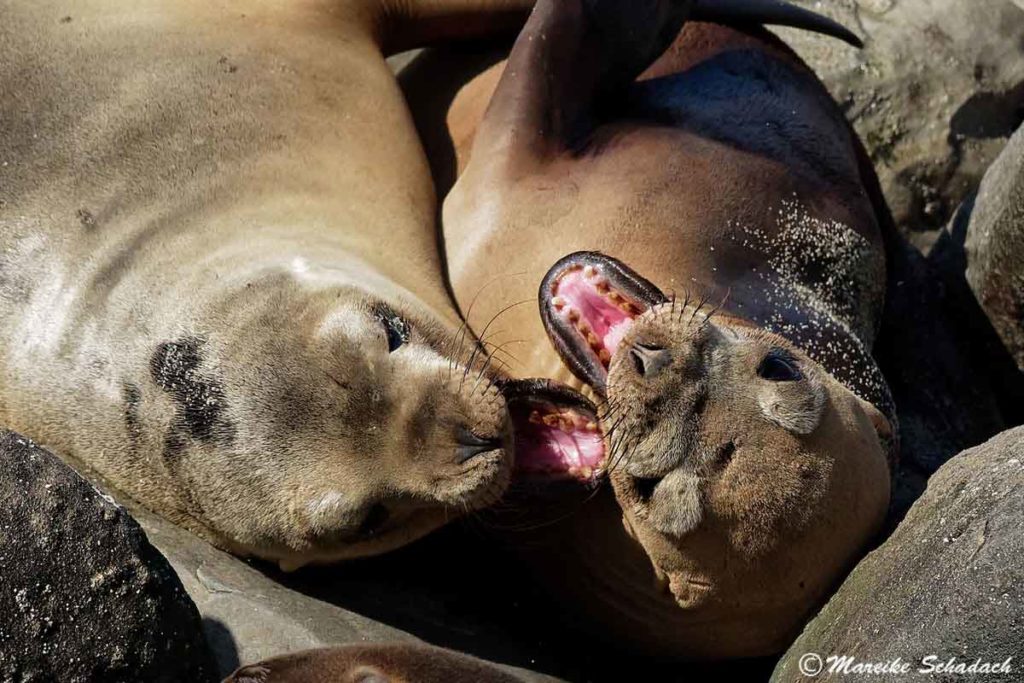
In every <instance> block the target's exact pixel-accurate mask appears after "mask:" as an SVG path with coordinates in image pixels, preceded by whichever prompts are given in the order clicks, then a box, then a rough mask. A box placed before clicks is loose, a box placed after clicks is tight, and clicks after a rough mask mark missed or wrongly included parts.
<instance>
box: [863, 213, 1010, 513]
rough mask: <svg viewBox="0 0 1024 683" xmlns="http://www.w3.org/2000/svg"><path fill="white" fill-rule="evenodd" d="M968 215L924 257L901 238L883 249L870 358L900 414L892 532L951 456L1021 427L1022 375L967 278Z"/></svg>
mask: <svg viewBox="0 0 1024 683" xmlns="http://www.w3.org/2000/svg"><path fill="white" fill-rule="evenodd" d="M964 215H968V214H964V213H963V212H961V213H960V214H958V216H957V218H956V219H955V220H954V221H953V223H952V224H951V225H950V228H949V230H947V231H944V232H943V233H942V234H941V236H940V238H939V240H938V242H937V243H936V246H935V248H934V249H933V250H932V254H931V255H930V256H929V257H927V258H926V257H925V256H923V255H922V254H921V253H920V252H918V251H917V250H916V249H914V248H913V247H911V246H910V245H908V244H907V243H905V242H904V241H903V240H902V239H901V238H894V239H892V240H891V242H892V243H891V244H890V245H888V251H889V256H890V257H889V271H890V273H889V276H890V277H889V285H888V288H887V292H886V309H885V315H884V317H883V321H882V327H881V330H880V334H879V337H878V340H877V342H876V344H875V348H874V355H875V357H876V359H877V360H878V364H879V367H880V368H881V369H882V373H883V374H884V375H885V378H886V380H887V381H888V383H889V386H890V388H891V390H892V394H893V399H894V401H895V403H896V409H897V414H898V416H899V427H900V430H899V433H900V470H899V472H898V477H897V481H896V488H895V490H894V493H893V505H892V510H891V515H890V528H891V526H893V525H895V523H898V522H899V520H900V519H901V518H902V516H903V514H904V513H905V512H906V511H907V509H908V508H909V507H910V505H911V504H912V503H913V502H914V500H916V498H917V497H918V496H919V495H920V493H921V492H922V491H923V490H924V485H925V482H926V481H927V479H928V477H929V476H930V475H931V474H932V473H934V472H935V471H936V470H937V469H938V468H939V467H941V466H942V465H943V464H944V463H945V462H946V461H947V460H948V459H949V458H951V457H953V456H954V455H956V454H957V453H959V452H960V451H962V450H964V449H965V448H968V447H970V446H973V445H976V444H979V443H981V442H983V441H985V440H986V439H989V438H991V437H992V436H994V435H995V434H998V433H999V432H1001V431H1003V430H1004V429H1006V428H1007V427H1008V426H1012V425H1018V424H1021V423H1024V374H1022V373H1021V372H1020V371H1019V370H1018V369H1017V367H1016V365H1015V364H1014V362H1013V359H1012V358H1011V357H1010V355H1009V354H1008V353H1007V351H1006V349H1005V348H1004V346H1003V344H1002V342H1001V341H1000V339H999V336H998V335H997V334H996V332H995V330H994V329H993V327H992V324H991V323H990V322H989V320H988V318H987V317H986V315H985V312H984V311H983V310H982V309H981V307H980V306H979V305H978V302H977V300H976V299H975V297H974V295H973V293H972V292H971V291H970V288H969V287H968V285H967V281H966V279H965V277H964V270H965V268H966V256H965V254H964V249H963V235H964V232H965V221H964Z"/></svg>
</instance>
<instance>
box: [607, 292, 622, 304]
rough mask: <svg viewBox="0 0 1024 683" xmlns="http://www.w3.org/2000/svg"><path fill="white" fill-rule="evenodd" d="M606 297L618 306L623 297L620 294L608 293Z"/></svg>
mask: <svg viewBox="0 0 1024 683" xmlns="http://www.w3.org/2000/svg"><path fill="white" fill-rule="evenodd" d="M605 297H607V299H608V300H609V301H611V302H612V303H613V304H617V303H619V302H620V301H622V296H621V295H620V294H619V293H618V292H608V293H607V294H606V295H605Z"/></svg>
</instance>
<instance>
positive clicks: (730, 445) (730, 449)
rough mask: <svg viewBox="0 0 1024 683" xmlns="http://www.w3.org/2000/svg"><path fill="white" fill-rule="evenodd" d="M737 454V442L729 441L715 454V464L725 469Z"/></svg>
mask: <svg viewBox="0 0 1024 683" xmlns="http://www.w3.org/2000/svg"><path fill="white" fill-rule="evenodd" d="M735 453H736V442H735V441H729V442H726V443H724V444H722V445H721V446H719V447H718V451H717V452H716V453H715V463H716V464H717V465H718V466H719V467H725V466H727V465H728V464H729V463H730V462H732V456H733V455H734V454H735Z"/></svg>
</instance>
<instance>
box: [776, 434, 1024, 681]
mask: <svg viewBox="0 0 1024 683" xmlns="http://www.w3.org/2000/svg"><path fill="white" fill-rule="evenodd" d="M1022 519H1024V428H1017V429H1014V430H1011V431H1008V432H1004V433H1003V434H1001V435H999V436H997V437H995V438H994V439H992V440H990V441H988V442H987V443H985V444H983V445H981V446H978V447H976V448H972V449H970V450H968V451H965V452H964V453H961V454H960V455H958V456H956V457H955V458H953V459H952V460H950V461H949V462H948V463H947V464H946V465H944V466H943V467H942V469H940V470H939V472H938V473H936V474H935V475H934V476H933V477H932V478H931V480H930V481H929V482H928V489H927V491H926V492H925V494H924V495H923V496H922V497H921V499H920V500H918V502H917V503H915V505H914V506H913V507H912V508H911V510H910V512H909V513H908V514H907V516H906V518H905V519H904V520H903V522H902V524H900V526H899V528H897V530H896V531H895V533H893V535H892V536H891V537H890V538H889V539H888V540H887V541H886V542H885V543H884V544H883V545H882V546H880V547H879V548H878V549H876V550H875V551H874V552H872V553H871V554H870V555H868V556H867V557H866V558H865V559H864V560H863V561H862V562H861V563H860V564H859V565H858V566H857V567H856V568H855V569H854V570H853V572H852V573H851V574H850V576H849V577H848V578H847V579H846V581H845V582H844V583H843V585H842V587H841V588H840V589H839V591H838V592H837V593H836V594H835V596H833V598H832V599H831V600H830V601H829V603H828V604H827V605H826V606H825V608H824V609H823V610H822V611H821V612H820V613H819V614H818V616H817V617H816V618H815V619H814V620H813V621H812V622H811V623H810V624H809V625H808V626H807V627H806V628H805V629H804V632H803V634H802V635H801V636H800V637H799V639H797V641H796V643H794V644H793V646H792V647H791V648H790V650H789V651H788V652H787V653H786V655H785V656H784V657H783V658H782V660H781V661H780V662H779V665H778V666H777V667H776V669H775V672H774V674H773V676H772V681H773V682H775V683H789V682H791V681H806V680H809V679H808V678H806V677H805V676H804V675H803V674H801V673H800V671H799V662H800V658H801V657H802V656H804V655H807V654H808V653H814V654H817V655H819V656H821V657H822V658H827V657H829V656H833V655H835V656H844V655H845V656H848V657H854V658H856V660H857V661H860V662H888V661H891V660H894V659H895V658H897V657H899V658H900V659H901V660H902V661H903V662H909V663H910V665H911V667H912V670H916V669H917V668H918V667H919V666H920V663H921V661H922V660H923V658H925V657H928V656H929V655H935V656H937V657H939V658H940V660H941V661H943V662H945V661H948V659H949V658H950V657H955V658H957V660H958V661H960V662H963V663H965V664H971V663H974V662H975V660H977V659H979V658H980V659H981V660H982V661H983V662H986V661H987V662H1000V663H1001V662H1004V661H1005V660H1006V659H1007V657H1012V658H1013V660H1012V661H1011V667H1012V669H1013V673H1010V674H1008V675H998V676H996V675H993V676H983V677H982V678H984V679H985V680H1012V681H1019V680H1021V679H1022V678H1024V562H1022V559H1021V558H1022V557H1024V526H1022V525H1021V520H1022ZM826 666H828V663H826ZM848 678H857V677H856V676H852V675H848V676H845V677H843V676H841V675H839V674H833V675H832V676H828V675H822V676H820V677H819V679H820V680H840V679H842V680H845V679H848ZM870 678H871V680H873V681H903V680H908V677H907V676H900V675H898V674H882V675H873V676H871V677H870ZM920 678H921V679H923V680H929V678H927V677H925V676H920ZM966 678H967V677H965V676H956V675H949V676H945V675H936V676H933V677H932V678H931V679H930V680H966ZM915 680H916V677H915Z"/></svg>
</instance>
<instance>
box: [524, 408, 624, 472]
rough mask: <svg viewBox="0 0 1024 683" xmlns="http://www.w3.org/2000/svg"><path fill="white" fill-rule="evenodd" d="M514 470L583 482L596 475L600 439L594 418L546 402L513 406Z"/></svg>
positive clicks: (600, 458) (599, 463)
mask: <svg viewBox="0 0 1024 683" xmlns="http://www.w3.org/2000/svg"><path fill="white" fill-rule="evenodd" d="M512 423H513V426H514V428H515V450H516V456H515V457H516V469H517V470H518V471H519V472H521V473H525V474H539V475H544V476H548V477H554V478H564V477H570V478H573V479H580V480H583V481H586V480H589V479H592V478H593V477H594V476H595V475H597V474H600V473H601V470H602V467H603V465H604V459H605V450H604V438H603V436H602V435H601V430H600V429H599V428H598V426H597V421H596V419H595V418H593V417H591V416H588V415H585V414H582V413H578V412H575V411H573V410H569V409H564V408H556V407H554V406H549V405H540V404H535V405H532V406H531V405H527V406H524V407H522V408H520V409H513V411H512Z"/></svg>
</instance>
